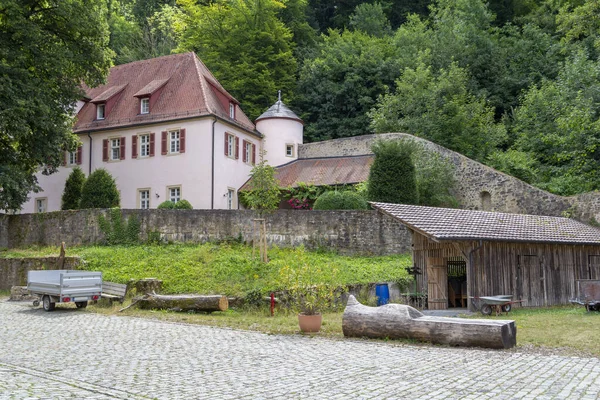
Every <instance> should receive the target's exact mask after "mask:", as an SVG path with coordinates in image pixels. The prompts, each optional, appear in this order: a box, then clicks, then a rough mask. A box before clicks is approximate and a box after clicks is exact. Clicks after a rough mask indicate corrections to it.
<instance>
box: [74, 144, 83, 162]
mask: <svg viewBox="0 0 600 400" xmlns="http://www.w3.org/2000/svg"><path fill="white" fill-rule="evenodd" d="M82 154H83V146H79V147H78V148H77V159H76V160H75V162H76V163H77V165H81V158H82V157H81V156H82Z"/></svg>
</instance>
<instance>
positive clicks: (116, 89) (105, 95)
mask: <svg viewBox="0 0 600 400" xmlns="http://www.w3.org/2000/svg"><path fill="white" fill-rule="evenodd" d="M125 86H127V84H125V85H116V86H111V87H109V88H108V89H106V90H105V91H104V92H102V93H100V94H98V95H97V96H96V97H94V98H93V99H92V100H90V102H92V103H103V102H105V101H106V100H108V99H110V98H111V97H113V96H114V95H115V94H117V93H120V92H121V90H123V89H125Z"/></svg>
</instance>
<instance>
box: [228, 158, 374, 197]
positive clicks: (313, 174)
mask: <svg viewBox="0 0 600 400" xmlns="http://www.w3.org/2000/svg"><path fill="white" fill-rule="evenodd" d="M374 159H375V156H374V155H372V154H368V155H363V156H355V157H329V158H307V159H298V160H295V161H292V162H290V163H288V164H284V165H281V166H279V167H276V168H275V178H276V179H277V180H278V181H279V183H280V186H281V187H296V186H298V183H300V182H303V183H310V184H313V185H315V186H323V185H330V186H334V185H343V184H352V183H359V182H364V181H366V180H367V179H368V178H369V170H370V168H371V164H372V163H373V160H374ZM250 185H251V181H248V182H246V183H245V184H244V186H242V187H241V188H240V190H247V189H248V188H249V187H250Z"/></svg>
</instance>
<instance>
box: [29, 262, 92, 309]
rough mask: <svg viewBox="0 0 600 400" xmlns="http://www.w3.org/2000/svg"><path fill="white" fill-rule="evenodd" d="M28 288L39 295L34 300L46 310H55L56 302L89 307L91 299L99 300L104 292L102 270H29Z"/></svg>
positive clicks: (35, 303)
mask: <svg viewBox="0 0 600 400" xmlns="http://www.w3.org/2000/svg"><path fill="white" fill-rule="evenodd" d="M27 290H28V291H29V293H31V294H34V295H37V296H39V300H36V301H34V302H33V305H34V306H36V307H37V306H39V305H40V300H41V301H42V306H43V307H44V310H46V311H52V310H54V307H55V306H56V303H70V302H73V303H75V305H76V306H77V308H85V307H87V304H88V301H89V300H98V299H99V298H100V296H101V294H102V272H89V271H72V270H62V269H61V270H55V271H29V272H28V273H27Z"/></svg>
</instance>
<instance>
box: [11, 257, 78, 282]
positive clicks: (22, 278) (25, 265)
mask: <svg viewBox="0 0 600 400" xmlns="http://www.w3.org/2000/svg"><path fill="white" fill-rule="evenodd" d="M57 252H58V249H57ZM58 261H59V258H58V257H36V258H0V290H10V288H11V287H12V286H26V285H27V272H28V271H36V270H54V269H60V268H61V267H60V266H59V264H58ZM79 262H80V259H79V257H65V262H64V265H63V267H62V269H73V268H74V267H75V266H77V265H78V264H79Z"/></svg>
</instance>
